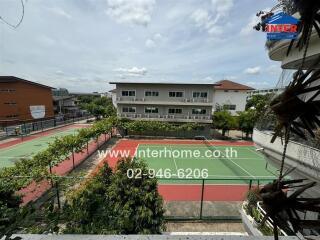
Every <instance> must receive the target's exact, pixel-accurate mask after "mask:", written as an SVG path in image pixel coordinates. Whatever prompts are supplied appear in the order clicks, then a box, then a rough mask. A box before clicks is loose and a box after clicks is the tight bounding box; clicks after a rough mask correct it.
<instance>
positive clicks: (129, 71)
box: [114, 67, 147, 76]
mask: <svg viewBox="0 0 320 240" xmlns="http://www.w3.org/2000/svg"><path fill="white" fill-rule="evenodd" d="M114 71H116V72H120V73H122V74H121V76H143V75H146V74H147V69H146V68H144V67H142V68H138V67H132V68H117V69H115V70H114Z"/></svg>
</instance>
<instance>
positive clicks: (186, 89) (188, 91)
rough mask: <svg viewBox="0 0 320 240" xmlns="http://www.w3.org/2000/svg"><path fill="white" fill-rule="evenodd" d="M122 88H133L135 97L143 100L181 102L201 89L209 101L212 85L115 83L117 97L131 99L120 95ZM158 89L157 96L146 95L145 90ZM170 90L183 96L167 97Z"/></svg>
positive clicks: (211, 95)
mask: <svg viewBox="0 0 320 240" xmlns="http://www.w3.org/2000/svg"><path fill="white" fill-rule="evenodd" d="M123 90H135V91H136V96H135V98H137V99H144V100H145V101H164V102H166V101H170V102H175V101H177V102H181V101H183V100H184V99H192V98H193V97H192V93H193V92H194V91H201V92H207V93H208V97H207V99H208V101H209V102H211V101H212V99H213V86H211V85H203V86H202V85H190V84H187V85H183V84H177V85H173V84H168V85H166V84H117V88H116V93H117V97H121V98H123V99H131V98H132V97H124V96H122V95H121V92H122V91H123ZM147 90H152V91H159V96H157V97H146V96H145V91H147ZM170 91H182V92H183V93H184V94H183V97H181V98H179V97H169V92H170Z"/></svg>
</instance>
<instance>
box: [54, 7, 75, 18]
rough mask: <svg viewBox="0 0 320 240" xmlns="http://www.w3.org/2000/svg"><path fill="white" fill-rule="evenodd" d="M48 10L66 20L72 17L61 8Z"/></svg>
mask: <svg viewBox="0 0 320 240" xmlns="http://www.w3.org/2000/svg"><path fill="white" fill-rule="evenodd" d="M48 10H49V11H50V12H52V13H54V14H56V15H59V16H61V17H65V18H68V19H71V18H72V16H71V15H70V14H69V13H67V12H66V11H64V10H63V9H61V8H57V7H54V8H48Z"/></svg>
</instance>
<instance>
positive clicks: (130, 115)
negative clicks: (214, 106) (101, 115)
mask: <svg viewBox="0 0 320 240" xmlns="http://www.w3.org/2000/svg"><path fill="white" fill-rule="evenodd" d="M118 116H119V117H123V118H136V119H139V118H148V119H168V120H170V119H186V120H211V116H208V115H206V116H179V115H161V114H136V113H121V114H118Z"/></svg>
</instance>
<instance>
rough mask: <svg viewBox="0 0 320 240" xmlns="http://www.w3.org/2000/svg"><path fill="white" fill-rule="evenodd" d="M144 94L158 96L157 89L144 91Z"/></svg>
mask: <svg viewBox="0 0 320 240" xmlns="http://www.w3.org/2000/svg"><path fill="white" fill-rule="evenodd" d="M144 95H145V96H146V97H158V96H159V92H157V91H145V93H144Z"/></svg>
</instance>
